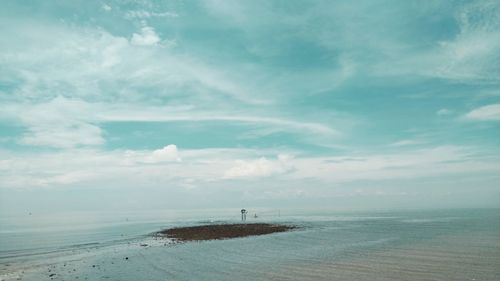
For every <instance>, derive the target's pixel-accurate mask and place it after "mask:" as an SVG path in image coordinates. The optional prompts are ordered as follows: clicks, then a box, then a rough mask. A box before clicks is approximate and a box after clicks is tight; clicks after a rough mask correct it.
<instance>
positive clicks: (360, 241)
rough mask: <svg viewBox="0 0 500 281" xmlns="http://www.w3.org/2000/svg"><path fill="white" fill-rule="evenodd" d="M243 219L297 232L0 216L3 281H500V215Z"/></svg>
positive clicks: (196, 217) (208, 219)
mask: <svg viewBox="0 0 500 281" xmlns="http://www.w3.org/2000/svg"><path fill="white" fill-rule="evenodd" d="M247 210H248V211H249V213H248V215H247V221H246V223H253V222H268V223H283V224H290V225H295V226H297V228H296V229H294V230H292V231H289V232H284V233H274V234H270V235H262V236H251V237H243V238H236V239H228V240H211V241H200V242H185V243H184V242H182V243H180V242H176V241H172V240H170V239H165V238H158V237H156V236H155V235H154V233H156V232H157V231H159V230H162V229H166V228H171V227H179V226H190V225H202V224H203V225H204V224H220V223H237V222H241V216H240V210H239V209H220V210H214V209H211V210H191V211H176V210H161V211H160V210H157V211H148V212H134V213H132V212H130V213H123V212H106V213H99V212H84V213H65V214H37V213H27V214H22V215H16V216H1V215H0V280H371V281H377V280H491V281H493V280H500V209H453V210H425V211H423V210H418V211H417V210H405V211H371V212H368V211H364V212H362V211H336V210H326V209H317V210H311V209H280V210H277V209H263V208H255V209H252V208H247Z"/></svg>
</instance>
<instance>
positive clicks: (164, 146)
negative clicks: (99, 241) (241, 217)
mask: <svg viewBox="0 0 500 281" xmlns="http://www.w3.org/2000/svg"><path fill="white" fill-rule="evenodd" d="M0 5H1V8H0V31H1V34H2V36H0V212H2V213H4V214H6V213H19V212H20V213H23V212H27V211H28V210H29V211H34V212H67V211H89V210H115V211H119V210H155V209H159V208H163V209H193V208H239V207H247V208H250V207H262V208H287V207H290V208H332V209H339V210H357V209H391V208H395V209H398V208H415V209H426V208H461V207H468V208H469V207H499V206H500V2H499V1H496V0H491V1H488V0H484V1H482V0H478V1H432V0H430V1H411V0H409V1H399V0H393V1H385V0H375V1H372V0H370V1H363V0H359V1H278V0H276V1H267V0H266V1H260V0H254V1H226V0H200V1H185V0H165V1H149V0H137V1H113V0H102V1H42V0H39V1H13V0H7V1H2V2H1V3H0Z"/></svg>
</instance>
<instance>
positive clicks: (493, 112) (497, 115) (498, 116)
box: [465, 104, 500, 121]
mask: <svg viewBox="0 0 500 281" xmlns="http://www.w3.org/2000/svg"><path fill="white" fill-rule="evenodd" d="M465 118H466V119H470V120H478V121H498V120H500V104H490V105H485V106H482V107H479V108H476V109H474V110H472V111H470V112H469V113H467V114H466V115H465Z"/></svg>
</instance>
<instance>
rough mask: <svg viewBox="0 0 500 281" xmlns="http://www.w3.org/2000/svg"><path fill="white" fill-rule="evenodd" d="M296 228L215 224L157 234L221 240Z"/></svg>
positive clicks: (252, 224) (247, 224)
mask: <svg viewBox="0 0 500 281" xmlns="http://www.w3.org/2000/svg"><path fill="white" fill-rule="evenodd" d="M295 228H296V226H292V225H284V224H269V223H241V224H214V225H199V226H189V227H176V228H170V229H164V230H161V231H159V232H157V233H156V235H158V236H160V237H167V238H171V239H175V240H177V241H203V240H221V239H231V238H238V237H246V236H256V235H265V234H271V233H277V232H285V231H289V230H292V229H295Z"/></svg>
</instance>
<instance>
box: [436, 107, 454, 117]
mask: <svg viewBox="0 0 500 281" xmlns="http://www.w3.org/2000/svg"><path fill="white" fill-rule="evenodd" d="M452 113H453V111H451V110H449V109H447V108H441V109H440V110H438V111H437V112H436V114H437V115H439V116H444V115H450V114H452Z"/></svg>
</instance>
